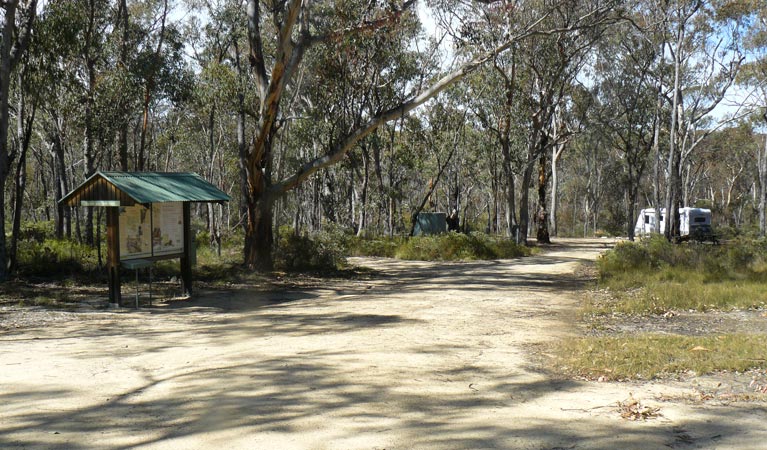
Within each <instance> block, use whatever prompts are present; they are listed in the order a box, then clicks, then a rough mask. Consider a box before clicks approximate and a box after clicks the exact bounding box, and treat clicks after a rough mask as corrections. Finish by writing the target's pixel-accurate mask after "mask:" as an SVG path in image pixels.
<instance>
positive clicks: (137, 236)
mask: <svg viewBox="0 0 767 450" xmlns="http://www.w3.org/2000/svg"><path fill="white" fill-rule="evenodd" d="M183 210H184V206H183V202H164V203H150V204H148V205H142V204H136V205H134V206H124V207H120V215H119V233H118V234H119V241H120V242H119V243H120V261H129V260H133V259H164V258H177V257H179V256H181V255H184V253H185V248H186V246H185V240H184V215H183Z"/></svg>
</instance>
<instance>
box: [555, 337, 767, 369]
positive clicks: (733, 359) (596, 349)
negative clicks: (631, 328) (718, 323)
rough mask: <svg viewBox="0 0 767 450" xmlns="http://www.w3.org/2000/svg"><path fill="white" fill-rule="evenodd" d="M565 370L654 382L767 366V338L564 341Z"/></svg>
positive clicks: (561, 351)
mask: <svg viewBox="0 0 767 450" xmlns="http://www.w3.org/2000/svg"><path fill="white" fill-rule="evenodd" d="M558 353H559V355H558V356H559V364H560V369H561V370H562V371H564V372H566V373H570V374H573V375H575V376H580V377H585V378H588V379H603V380H631V379H644V380H647V379H652V378H658V377H662V376H667V375H672V374H678V373H683V372H690V371H692V372H694V373H696V374H698V375H701V374H707V373H712V372H716V371H723V370H727V371H740V372H742V371H746V370H749V369H754V368H759V369H764V368H767V360H765V358H767V354H766V353H765V336H763V335H751V334H726V335H719V336H673V335H654V334H638V335H634V336H626V337H587V338H581V339H573V340H568V341H565V342H562V343H561V345H560V347H559V349H558Z"/></svg>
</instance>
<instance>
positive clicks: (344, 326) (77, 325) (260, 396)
mask: <svg viewBox="0 0 767 450" xmlns="http://www.w3.org/2000/svg"><path fill="white" fill-rule="evenodd" d="M613 243H614V242H613V241H611V240H604V239H592V240H564V239H563V240H559V241H558V244H557V245H553V246H551V247H549V248H547V249H545V250H544V251H543V252H541V253H540V254H539V255H536V256H533V257H528V258H522V259H514V260H503V261H477V262H464V263H432V262H409V261H398V260H391V259H374V258H354V259H352V262H353V263H354V264H357V265H360V266H364V267H369V268H371V269H372V271H371V272H370V273H369V274H368V275H366V276H362V277H357V278H356V279H334V280H327V279H323V280H317V279H315V280H311V279H308V280H306V279H304V280H303V281H301V282H290V283H283V284H282V285H279V286H278V287H276V288H275V287H274V286H244V285H243V286H238V285H230V286H226V287H215V288H213V287H211V288H208V289H205V290H202V291H201V292H200V293H199V294H198V295H197V296H196V297H195V298H193V299H191V300H184V301H167V302H163V303H160V304H159V305H156V306H154V307H151V308H142V309H140V310H131V309H120V310H109V309H106V310H99V309H87V308H81V309H75V310H71V311H61V310H59V311H51V310H50V309H45V308H41V307H18V306H11V305H6V306H2V305H0V448H4V449H21V448H29V449H45V448H50V449H128V448H141V449H150V448H152V449H207V448H222V449H232V448H241V449H291V448H300V449H479V448H507V449H512V448H513V449H528V448H529V449H613V448H623V449H639V448H642V449H645V448H680V449H688V448H717V449H724V448H733V449H736V448H737V449H761V448H764V446H765V442H767V426H765V424H767V403H765V402H764V401H754V400H752V401H743V399H744V397H742V396H738V395H729V394H730V393H734V392H741V391H743V392H745V391H747V390H748V386H749V385H750V381H751V378H752V377H754V376H762V375H763V374H716V375H709V376H704V377H698V376H694V375H692V374H690V375H688V376H686V377H677V378H674V379H664V380H654V381H645V382H597V381H588V380H573V379H568V378H565V377H562V376H560V375H558V374H557V373H556V371H555V370H552V368H551V364H550V358H549V357H548V353H549V352H551V351H552V346H556V343H557V342H559V341H561V340H563V339H570V338H575V337H579V336H584V335H586V334H588V333H589V330H588V329H587V326H586V325H584V324H583V323H582V322H581V321H580V320H579V319H578V315H577V310H578V307H579V305H580V301H581V298H582V296H583V295H585V294H584V289H587V288H588V287H590V286H591V285H590V284H589V280H590V277H591V276H592V275H590V271H589V270H584V267H586V268H588V266H589V265H590V264H593V261H594V259H595V258H596V257H597V255H598V254H599V253H600V252H601V251H603V250H604V249H605V248H607V247H609V246H610V245H612V244H613ZM766 320H767V319H766ZM737 322H738V321H737V320H733V323H737ZM755 323H760V324H761V325H760V326H762V327H763V326H764V325H763V322H759V321H758V320H755ZM622 329H624V330H625V328H622ZM631 418H634V419H639V420H629V419H631Z"/></svg>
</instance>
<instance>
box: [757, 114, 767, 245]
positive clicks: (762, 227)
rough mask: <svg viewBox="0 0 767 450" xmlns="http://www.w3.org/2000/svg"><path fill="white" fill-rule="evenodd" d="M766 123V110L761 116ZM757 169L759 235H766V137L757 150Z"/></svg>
mask: <svg viewBox="0 0 767 450" xmlns="http://www.w3.org/2000/svg"><path fill="white" fill-rule="evenodd" d="M762 118H763V119H764V121H765V123H767V110H765V112H764V114H763V115H762ZM757 167H758V170H759V235H760V236H765V234H766V233H767V135H766V136H765V137H764V146H763V147H762V148H761V149H760V150H757Z"/></svg>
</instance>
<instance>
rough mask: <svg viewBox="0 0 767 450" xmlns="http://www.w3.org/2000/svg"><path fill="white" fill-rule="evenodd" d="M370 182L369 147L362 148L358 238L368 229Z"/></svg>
mask: <svg viewBox="0 0 767 450" xmlns="http://www.w3.org/2000/svg"><path fill="white" fill-rule="evenodd" d="M369 182H370V155H369V152H368V147H367V146H366V145H364V146H362V193H361V194H360V223H359V229H358V230H357V236H362V234H363V233H364V232H365V228H366V227H367V222H368V218H367V210H368V205H367V203H368V184H369Z"/></svg>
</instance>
